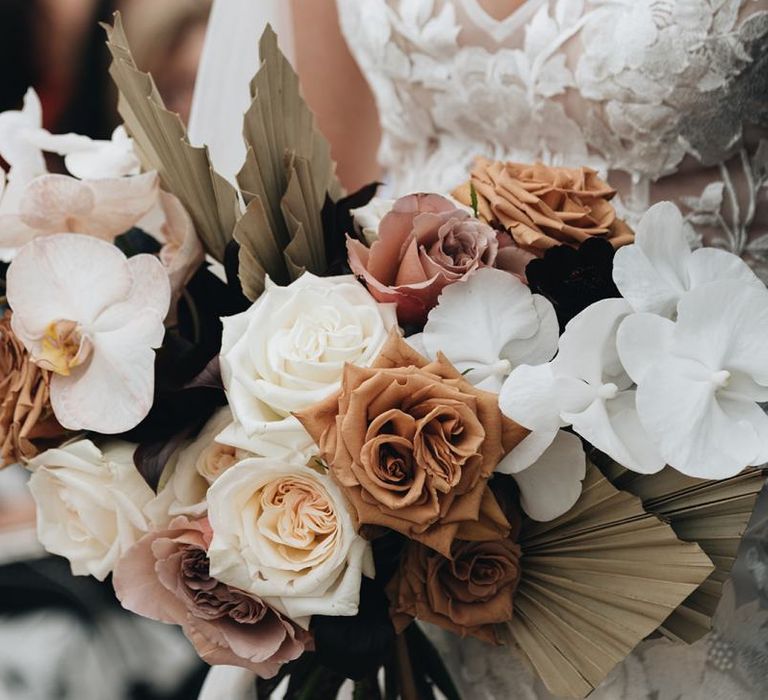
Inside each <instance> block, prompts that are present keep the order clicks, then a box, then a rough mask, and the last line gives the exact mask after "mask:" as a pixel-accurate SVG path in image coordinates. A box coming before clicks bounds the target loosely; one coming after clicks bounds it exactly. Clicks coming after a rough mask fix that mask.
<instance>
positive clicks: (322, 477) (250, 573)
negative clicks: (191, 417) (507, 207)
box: [208, 458, 374, 627]
mask: <svg viewBox="0 0 768 700" xmlns="http://www.w3.org/2000/svg"><path fill="white" fill-rule="evenodd" d="M208 518H209V520H210V523H211V527H212V528H213V540H212V541H211V545H210V548H209V550H208V557H209V558H210V562H211V576H213V577H214V578H216V579H218V580H220V581H223V582H224V583H226V584H229V585H230V586H234V587H236V588H239V589H242V590H245V591H248V592H249V593H252V594H254V595H256V596H258V597H259V598H261V599H262V600H263V601H264V602H265V603H267V604H268V605H271V606H272V607H274V608H275V609H277V610H279V611H280V612H282V613H283V614H285V615H287V616H288V617H290V618H291V619H292V620H294V621H296V622H297V623H298V624H300V625H301V626H302V627H306V626H307V625H308V624H309V618H310V617H311V616H312V615H355V614H356V613H357V607H358V603H359V599H360V579H361V576H362V574H365V575H366V576H369V577H373V575H374V568H373V556H372V553H371V549H370V544H369V543H368V542H366V541H365V540H364V539H363V538H361V537H360V536H359V535H358V534H357V533H356V532H355V527H354V523H353V520H352V516H351V514H350V511H349V506H348V504H347V502H346V501H345V499H344V496H343V495H342V493H341V491H340V489H339V488H338V486H336V484H334V483H333V481H331V478H330V477H329V476H328V475H326V474H321V473H319V472H317V471H315V470H313V469H310V468H309V467H305V466H297V465H291V464H286V463H284V462H280V461H278V460H275V459H266V458H255V459H246V460H243V461H242V462H239V463H238V464H236V465H235V466H234V467H231V468H230V469H228V470H227V471H226V472H225V473H224V474H222V475H221V477H219V479H218V480H217V481H216V482H215V483H214V484H213V486H211V488H210V489H209V491H208Z"/></svg>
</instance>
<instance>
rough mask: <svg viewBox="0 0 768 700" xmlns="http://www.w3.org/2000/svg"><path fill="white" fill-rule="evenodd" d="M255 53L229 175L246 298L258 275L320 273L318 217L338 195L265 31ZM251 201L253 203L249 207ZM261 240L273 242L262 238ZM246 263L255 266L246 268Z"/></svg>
mask: <svg viewBox="0 0 768 700" xmlns="http://www.w3.org/2000/svg"><path fill="white" fill-rule="evenodd" d="M259 51H260V56H261V66H260V68H259V70H258V72H257V73H256V75H255V76H254V78H253V81H252V82H251V95H252V98H253V101H252V103H251V106H250V108H249V109H248V112H247V113H246V115H245V120H244V123H243V136H244V138H245V141H246V143H247V145H248V151H247V155H246V160H245V164H244V165H243V168H242V169H241V171H240V173H239V174H238V176H237V179H238V183H239V185H240V188H241V191H242V194H243V198H244V199H245V201H246V202H247V203H248V204H249V209H248V210H247V211H246V214H245V218H247V219H249V221H246V222H244V223H243V225H242V226H240V227H239V229H238V232H237V234H236V239H237V241H238V243H239V244H240V246H241V253H240V279H241V282H242V284H243V289H244V291H245V292H246V294H247V295H249V296H251V295H252V294H254V293H256V292H258V291H259V290H260V289H262V288H263V283H264V273H265V272H266V274H268V275H269V276H270V277H271V278H272V279H274V280H275V281H277V282H281V283H287V282H290V281H291V280H293V279H296V277H298V276H299V275H300V274H301V273H302V272H303V271H304V270H310V271H311V272H323V271H324V270H325V267H326V260H325V246H324V241H323V230H322V225H321V222H320V213H321V211H322V207H323V204H324V202H325V197H326V195H328V196H330V197H331V198H332V199H334V200H335V199H338V197H339V196H341V193H342V190H341V186H340V185H339V182H338V180H337V179H336V176H335V165H334V163H333V160H332V159H331V151H330V146H329V145H328V142H327V141H326V140H325V138H324V137H323V136H322V134H320V132H319V131H318V129H317V127H316V125H315V119H314V116H313V115H312V112H311V111H310V110H309V108H308V107H307V105H306V103H305V102H304V100H303V98H302V97H301V92H300V89H299V80H298V77H297V75H296V73H295V72H294V70H293V68H292V67H291V65H290V63H289V62H288V60H287V59H286V58H285V56H284V55H283V54H282V52H281V51H280V49H279V47H278V45H277V37H276V35H275V33H274V32H273V31H272V28H271V27H269V26H268V27H267V28H266V29H265V31H264V34H263V35H262V37H261V41H260V42H259ZM254 200H258V201H260V202H261V206H260V207H253V208H251V207H250V204H251V203H252V202H253V201H254ZM267 236H269V237H271V238H272V241H273V242H267V241H264V240H263V238H264V237H267ZM274 250H280V251H282V253H283V255H282V257H279V258H278V257H276V256H274V255H273V254H272V253H273V251H274ZM254 260H256V261H258V263H259V264H258V265H253V264H252V262H253V261H254ZM251 298H253V297H252V296H251Z"/></svg>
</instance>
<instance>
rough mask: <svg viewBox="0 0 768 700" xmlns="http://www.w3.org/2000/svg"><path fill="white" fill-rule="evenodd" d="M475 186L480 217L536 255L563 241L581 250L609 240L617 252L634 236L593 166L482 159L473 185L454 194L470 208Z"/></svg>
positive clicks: (612, 191)
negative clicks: (597, 239)
mask: <svg viewBox="0 0 768 700" xmlns="http://www.w3.org/2000/svg"><path fill="white" fill-rule="evenodd" d="M471 186H474V189H475V192H476V193H477V206H478V214H479V216H480V218H481V219H483V220H484V221H487V222H488V223H490V224H493V225H494V226H499V227H502V228H504V229H506V230H507V231H509V233H510V234H511V235H512V238H513V239H514V241H515V243H516V244H517V245H518V246H520V248H523V249H525V250H528V251H529V252H532V253H535V254H536V255H541V254H542V253H543V252H544V251H545V250H546V249H547V248H551V247H552V246H556V245H561V244H563V243H565V244H567V245H571V246H575V247H578V246H579V245H580V244H581V243H583V242H584V241H586V240H589V239H590V238H592V237H594V236H600V237H603V238H605V239H606V240H608V241H610V243H611V245H613V246H614V248H618V247H620V246H623V245H627V244H629V243H632V242H633V241H634V238H635V237H634V234H633V233H632V230H631V229H630V228H629V226H627V224H626V223H624V221H622V220H621V219H619V218H617V217H616V210H615V209H614V208H613V206H612V205H611V203H610V201H609V200H610V199H612V198H613V196H614V195H615V194H616V190H614V189H612V188H611V187H609V186H608V185H607V184H606V183H605V182H603V181H602V180H601V179H600V178H599V177H598V176H597V173H596V172H595V171H594V170H591V169H590V168H554V167H549V166H547V165H544V164H543V163H534V164H533V165H527V164H522V163H502V162H499V161H491V160H488V159H486V158H478V159H477V160H476V161H475V165H474V167H473V168H472V171H471V174H470V180H469V182H467V183H466V184H464V185H462V187H460V188H459V189H457V190H456V191H455V192H454V193H453V194H454V196H455V197H456V198H457V199H458V200H459V201H460V202H463V203H465V204H469V203H470V202H471V200H472V195H471Z"/></svg>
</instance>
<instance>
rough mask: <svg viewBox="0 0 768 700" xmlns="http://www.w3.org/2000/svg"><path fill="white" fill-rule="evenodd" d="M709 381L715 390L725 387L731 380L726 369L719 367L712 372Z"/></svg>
mask: <svg viewBox="0 0 768 700" xmlns="http://www.w3.org/2000/svg"><path fill="white" fill-rule="evenodd" d="M710 381H711V382H712V385H713V386H714V387H715V390H717V389H725V388H726V387H727V386H728V384H729V383H730V381H731V373H730V372H729V371H728V370H727V369H721V370H720V371H719V372H713V373H712V377H711V378H710Z"/></svg>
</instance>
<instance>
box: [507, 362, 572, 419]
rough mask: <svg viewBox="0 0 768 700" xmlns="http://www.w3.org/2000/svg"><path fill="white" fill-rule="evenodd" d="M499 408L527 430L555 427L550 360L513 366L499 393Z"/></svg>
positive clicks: (553, 382) (554, 405) (556, 417)
mask: <svg viewBox="0 0 768 700" xmlns="http://www.w3.org/2000/svg"><path fill="white" fill-rule="evenodd" d="M499 408H500V409H501V412H502V413H503V414H504V415H505V416H507V417H508V418H511V419H512V420H513V421H515V422H517V423H519V424H520V425H522V426H523V427H524V428H528V430H533V431H536V430H546V431H552V430H553V429H554V430H556V429H557V428H559V427H560V416H559V408H558V397H557V394H556V392H555V378H554V375H553V374H552V366H551V364H546V365H536V366H531V365H520V366H519V367H515V369H514V370H512V374H510V375H509V377H508V378H507V380H506V381H505V382H504V386H503V387H502V388H501V392H500V393H499Z"/></svg>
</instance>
